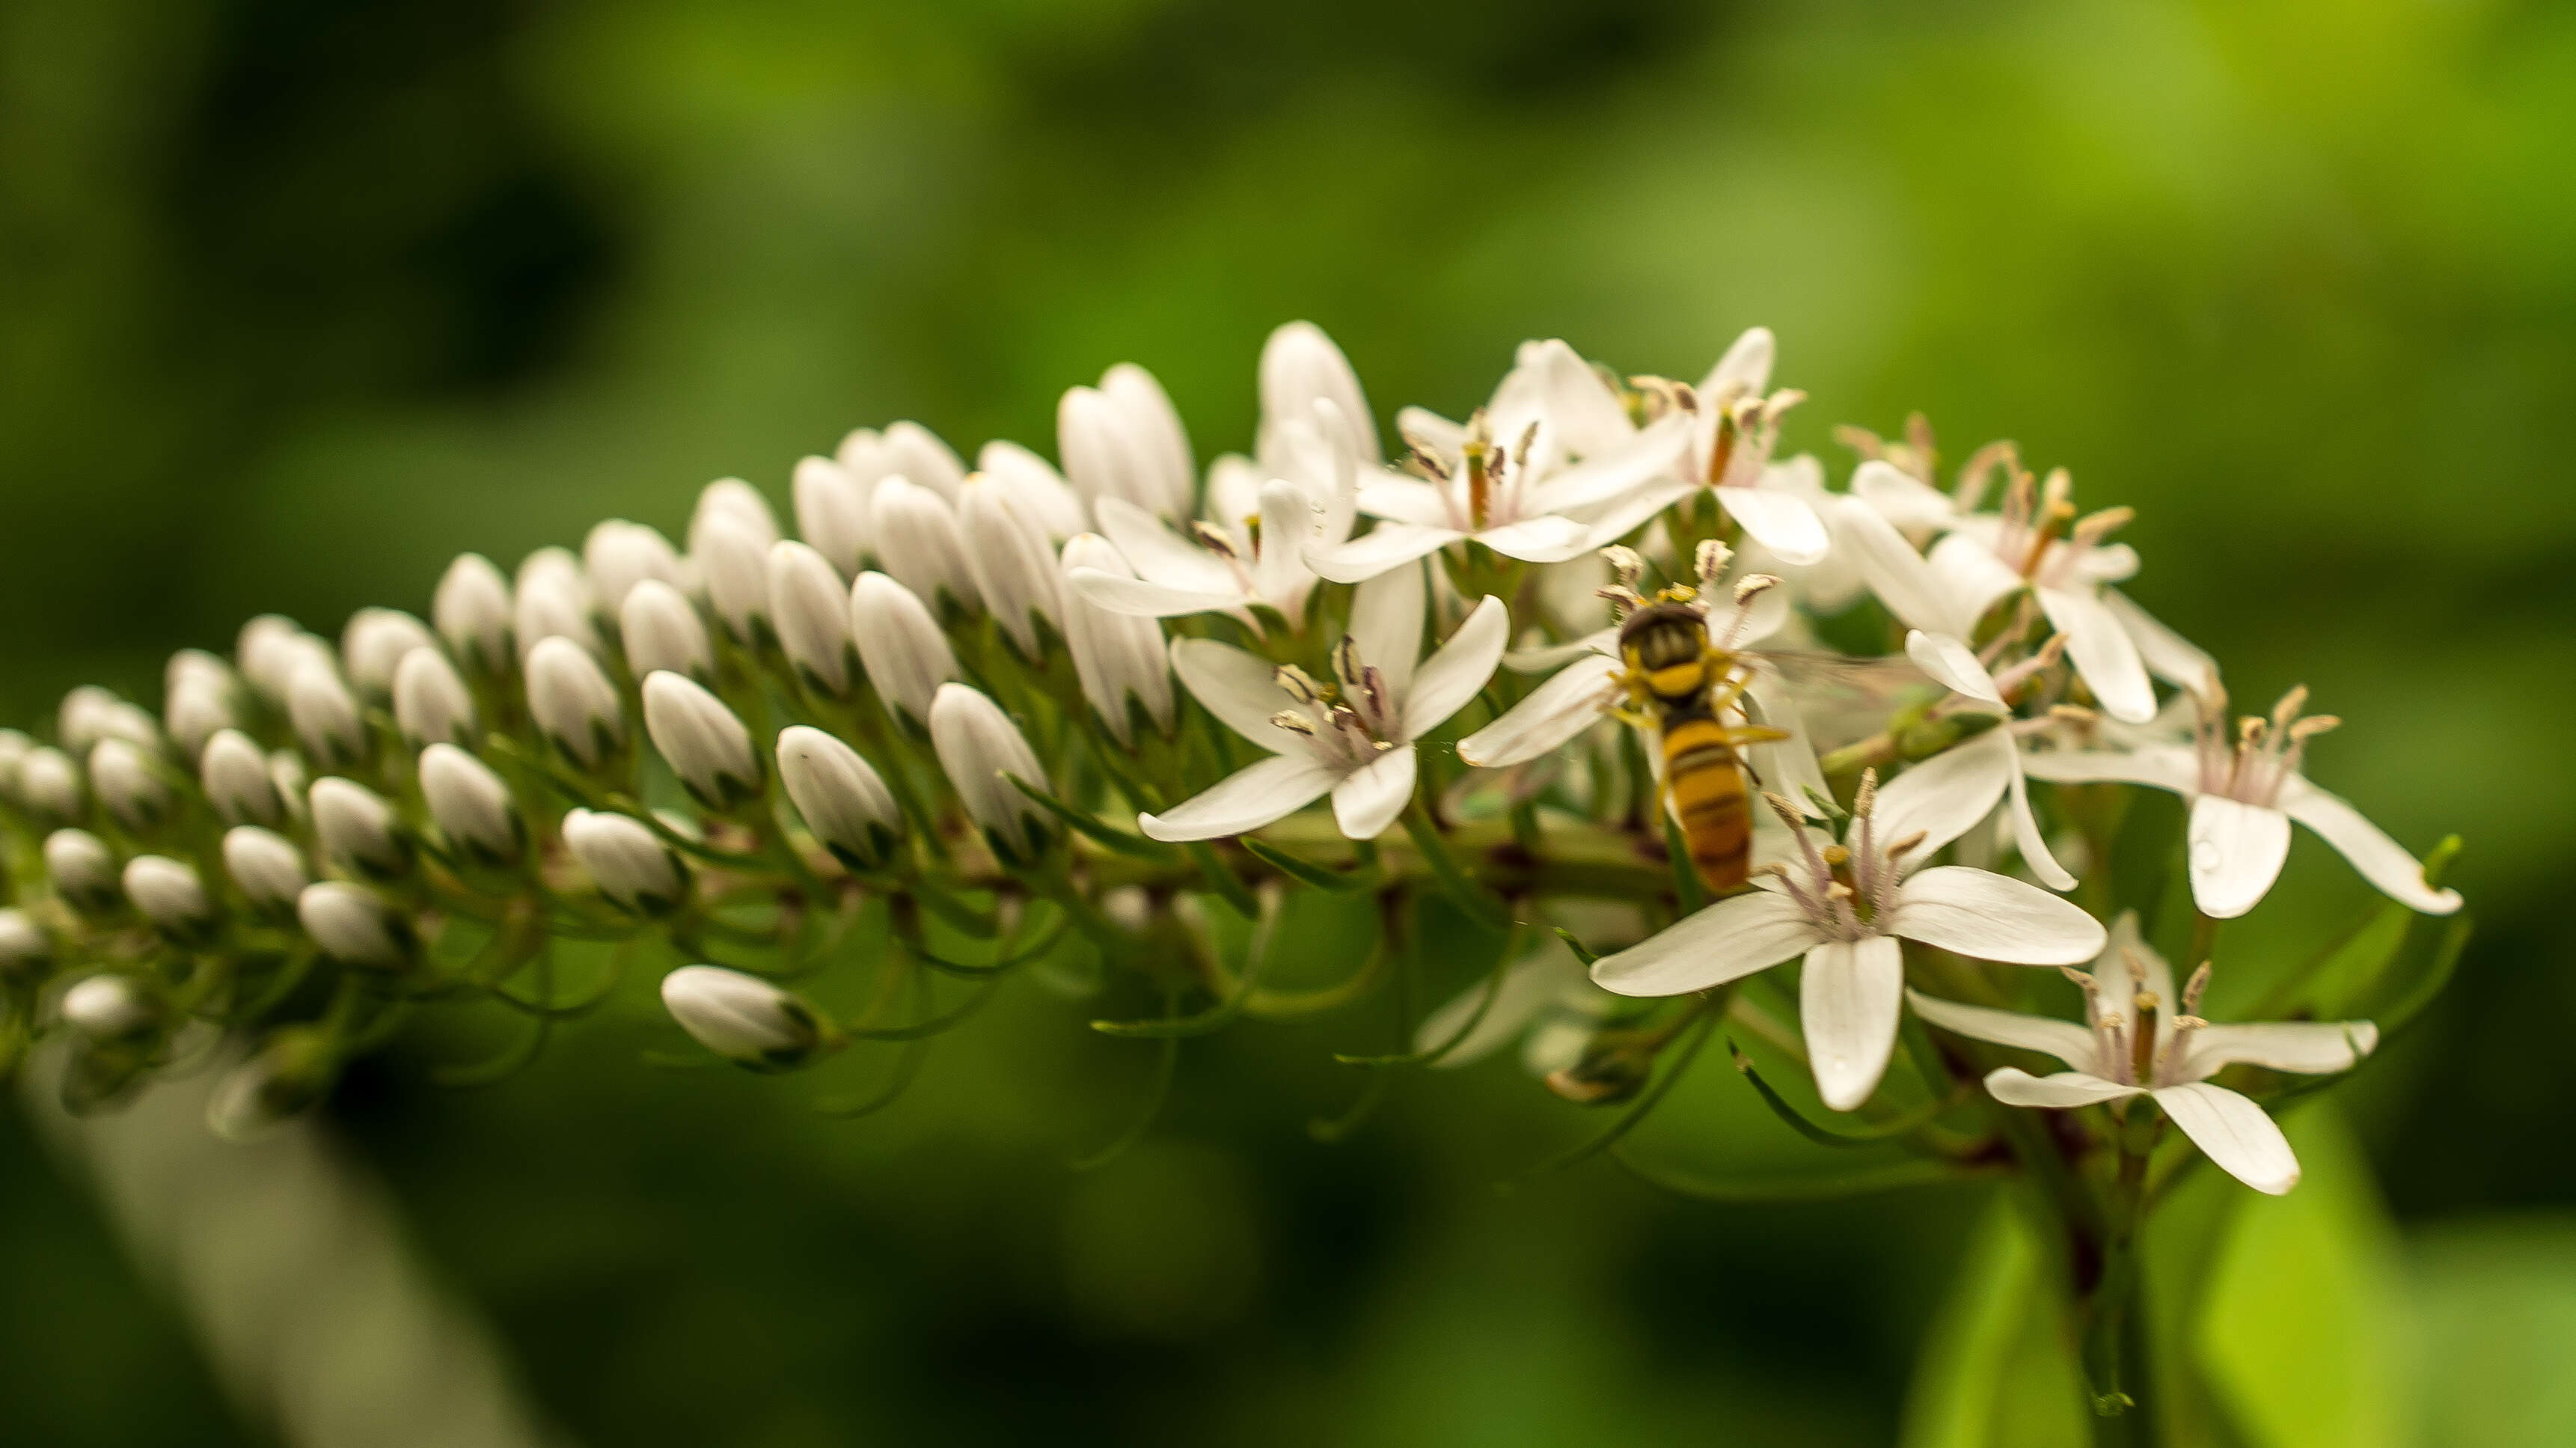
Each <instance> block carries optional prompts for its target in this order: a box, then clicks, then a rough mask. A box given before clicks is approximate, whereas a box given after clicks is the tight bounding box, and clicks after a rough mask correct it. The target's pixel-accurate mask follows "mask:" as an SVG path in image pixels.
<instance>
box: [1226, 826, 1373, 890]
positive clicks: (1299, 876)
mask: <svg viewBox="0 0 2576 1448" xmlns="http://www.w3.org/2000/svg"><path fill="white" fill-rule="evenodd" d="M1239 843H1241V844H1242V846H1243V851H1244V853H1245V854H1248V855H1250V856H1252V858H1254V859H1256V860H1259V861H1260V862H1261V863H1263V864H1265V865H1268V866H1269V867H1270V868H1272V869H1274V870H1277V871H1278V872H1279V873H1280V874H1283V875H1285V876H1287V877H1288V878H1290V879H1292V880H1295V881H1297V882H1298V883H1300V884H1305V885H1312V886H1314V887H1315V888H1316V889H1318V890H1365V889H1367V888H1369V887H1370V886H1371V885H1374V884H1376V883H1377V872H1376V871H1374V870H1353V871H1351V872H1349V873H1347V874H1345V873H1343V872H1342V871H1339V870H1327V869H1325V868H1324V867H1323V866H1321V865H1317V864H1311V863H1309V862H1307V861H1305V860H1301V859H1299V858H1297V857H1296V856H1295V855H1292V854H1290V853H1288V852H1287V851H1286V850H1283V849H1280V848H1279V847H1278V846H1276V845H1265V844H1263V843H1262V842H1261V841H1259V840H1256V839H1254V838H1252V837H1251V836H1250V835H1246V836H1244V837H1243V839H1242V840H1241V841H1240V842H1239Z"/></svg>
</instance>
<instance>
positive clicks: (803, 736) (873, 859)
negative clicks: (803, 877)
mask: <svg viewBox="0 0 2576 1448" xmlns="http://www.w3.org/2000/svg"><path fill="white" fill-rule="evenodd" d="M778 780H779V783H780V784H782V785H784V786H785V787H786V789H787V797H788V799H790V800H791V801H793V802H794V803H795V805H796V813H797V814H799V815H801V816H803V817H804V820H805V828H807V829H808V830H811V831H813V834H814V838H815V839H816V840H817V841H818V842H820V843H821V844H822V846H823V848H825V849H827V850H830V851H831V852H832V853H833V855H834V856H836V857H837V858H839V859H840V861H841V862H842V863H843V864H846V865H848V866H850V867H851V868H852V869H856V870H873V869H876V868H878V867H880V866H882V865H884V864H885V863H886V862H887V861H888V860H890V859H892V858H893V855H894V850H895V846H896V845H897V844H898V843H899V842H901V840H902V839H903V812H902V810H900V809H899V808H897V806H896V804H895V799H894V795H893V793H892V792H891V791H889V790H888V789H887V788H886V786H885V781H884V780H883V779H881V778H879V777H878V775H877V772H876V769H875V768H874V767H873V766H871V765H870V764H869V763H868V762H867V760H865V759H863V758H861V757H860V756H859V752H858V751H857V750H855V749H852V748H851V747H850V746H849V745H848V744H846V743H844V742H842V741H841V740H839V739H837V738H835V737H833V736H832V735H830V734H826V733H824V732H823V731H822V730H820V729H816V728H814V727H812V726H811V725H806V724H792V725H789V726H788V727H787V728H785V729H783V730H780V731H779V734H778Z"/></svg>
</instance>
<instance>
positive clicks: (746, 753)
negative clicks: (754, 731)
mask: <svg viewBox="0 0 2576 1448" xmlns="http://www.w3.org/2000/svg"><path fill="white" fill-rule="evenodd" d="M644 730H645V732H646V733H648V734H650V735H651V736H652V737H653V747H654V748H655V749H657V750H660V751H661V754H662V758H663V759H664V760H666V761H668V762H669V764H670V766H671V772H672V773H674V774H676V775H678V776H679V777H680V782H681V783H682V784H684V785H687V786H688V789H689V793H690V794H692V795H694V796H696V797H697V800H698V802H699V803H700V804H703V805H705V806H706V807H707V808H709V809H711V810H716V811H719V812H722V811H725V810H729V809H732V808H734V807H735V806H736V805H739V804H741V803H742V802H743V801H745V800H750V799H757V798H759V797H760V780H761V776H760V760H759V757H758V756H756V755H755V754H753V753H752V749H751V731H750V730H748V729H745V728H744V727H743V725H742V721H741V720H740V719H738V718H735V717H734V712H733V710H731V709H729V708H726V707H725V702H724V701H723V700H722V699H719V698H717V697H716V696H715V695H714V694H712V693H710V692H708V690H707V688H706V686H705V685H703V684H700V683H698V682H697V681H695V680H693V679H691V678H689V677H688V676H686V675H684V674H675V673H672V672H670V671H669V670H667V669H665V670H662V671H661V672H658V673H655V674H652V675H649V676H647V677H646V679H645V680H644Z"/></svg>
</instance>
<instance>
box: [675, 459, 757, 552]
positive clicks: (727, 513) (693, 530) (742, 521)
mask: <svg viewBox="0 0 2576 1448" xmlns="http://www.w3.org/2000/svg"><path fill="white" fill-rule="evenodd" d="M719 519H721V520H723V521H725V522H727V523H730V524H732V525H733V526H734V527H736V528H739V529H741V530H743V531H744V532H746V533H749V534H750V535H751V536H752V537H754V538H756V539H758V540H759V542H760V546H761V547H763V548H766V547H768V546H769V545H770V544H772V543H775V542H777V541H778V515H777V514H775V513H772V512H771V511H769V500H768V499H767V498H764V497H762V496H761V495H760V489H758V488H755V487H753V486H752V485H751V484H749V483H746V482H744V481H743V480H742V479H740V478H718V479H716V480H715V481H714V482H712V483H709V484H707V485H706V487H705V488H703V489H702V490H700V491H699V493H698V506H697V507H696V508H695V509H693V510H691V512H690V513H689V556H690V557H692V558H695V557H696V556H697V555H698V553H699V551H700V549H699V544H700V542H701V541H702V536H703V535H704V534H705V532H706V530H707V529H708V527H710V526H711V525H713V524H714V523H715V522H716V521H717V520H719Z"/></svg>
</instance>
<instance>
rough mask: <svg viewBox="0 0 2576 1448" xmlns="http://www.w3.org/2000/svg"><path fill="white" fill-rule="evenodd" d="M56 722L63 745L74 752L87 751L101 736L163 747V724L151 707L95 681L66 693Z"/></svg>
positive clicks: (81, 752) (153, 746) (144, 745)
mask: <svg viewBox="0 0 2576 1448" xmlns="http://www.w3.org/2000/svg"><path fill="white" fill-rule="evenodd" d="M56 726H57V727H56V733H58V734H59V735H60V736H61V738H62V741H63V747H64V748H65V749H68V750H70V751H71V752H72V753H74V754H87V753H88V752H89V750H90V747H91V746H92V745H95V744H97V743H98V742H99V741H100V740H102V739H123V740H127V741H129V742H131V743H135V744H140V745H142V746H143V747H145V748H146V749H158V748H160V747H161V725H160V722H159V721H158V720H156V719H154V718H153V717H152V715H151V713H150V711H148V710H145V709H142V708H139V707H137V706H135V705H133V704H129V703H127V702H126V701H124V700H123V699H120V698H118V697H116V696H115V695H114V694H111V693H109V692H108V691H107V690H105V689H102V688H100V687H99V686H97V685H96V684H83V685H81V686H80V687H79V688H77V689H74V690H72V691H71V692H70V693H68V694H65V695H64V696H63V706H62V711H61V713H60V715H59V716H58V717H57V719H56Z"/></svg>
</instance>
